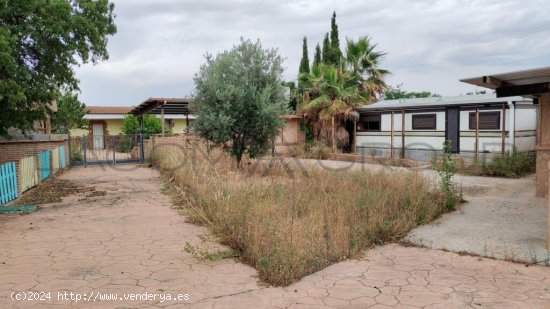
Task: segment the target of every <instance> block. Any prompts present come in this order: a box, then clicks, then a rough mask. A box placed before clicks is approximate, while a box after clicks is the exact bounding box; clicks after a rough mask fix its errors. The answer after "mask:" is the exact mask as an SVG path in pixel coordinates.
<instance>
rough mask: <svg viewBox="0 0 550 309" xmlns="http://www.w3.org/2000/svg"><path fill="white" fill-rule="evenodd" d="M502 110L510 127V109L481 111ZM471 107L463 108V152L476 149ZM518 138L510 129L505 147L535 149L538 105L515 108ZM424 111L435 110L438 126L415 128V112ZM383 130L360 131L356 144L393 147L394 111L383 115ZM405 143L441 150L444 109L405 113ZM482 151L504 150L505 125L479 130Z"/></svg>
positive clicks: (397, 144)
mask: <svg viewBox="0 0 550 309" xmlns="http://www.w3.org/2000/svg"><path fill="white" fill-rule="evenodd" d="M493 111H494V112H500V114H501V119H500V125H501V126H502V124H503V123H505V130H506V131H509V129H510V110H508V109H507V110H506V111H505V113H504V117H505V120H503V119H502V117H503V115H502V109H499V108H495V109H490V110H481V111H480V112H493ZM470 112H474V111H471V110H467V111H460V131H461V132H460V150H461V152H465V153H466V152H474V151H475V130H470V127H469V113H470ZM515 113H516V114H515V116H516V125H515V133H514V135H515V139H514V141H513V142H512V140H511V139H510V138H509V136H510V134H509V132H507V133H508V134H507V136H506V138H505V149H506V150H507V151H510V150H512V149H513V145H514V144H515V147H516V149H517V150H518V151H529V150H534V149H535V146H536V145H535V144H536V131H535V130H536V119H537V118H536V107H535V106H533V105H521V104H518V105H517V108H516V111H515ZM421 114H436V130H435V131H422V130H412V116H413V115H421ZM381 122H382V123H381V131H380V132H357V146H359V147H360V146H363V147H369V148H388V149H389V148H390V147H391V138H390V131H391V114H382V115H381ZM393 127H394V137H393V146H394V148H401V145H402V144H401V113H400V112H396V113H395V114H394V126H393ZM405 130H406V132H405V147H406V148H411V149H426V150H442V145H443V142H444V141H445V112H444V111H441V112H426V113H406V114H405ZM479 137H480V139H479V151H480V152H501V150H502V129H501V128H499V129H497V130H481V131H480V133H479Z"/></svg>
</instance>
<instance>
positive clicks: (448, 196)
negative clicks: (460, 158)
mask: <svg viewBox="0 0 550 309" xmlns="http://www.w3.org/2000/svg"><path fill="white" fill-rule="evenodd" d="M436 166H437V173H438V174H439V178H440V180H439V181H440V184H441V190H442V191H443V192H444V193H445V206H446V208H447V209H448V210H452V209H454V207H455V205H456V204H457V203H458V202H459V201H460V198H459V195H458V194H457V192H456V189H455V187H454V182H453V177H454V175H455V172H456V162H455V160H454V159H453V156H452V154H451V142H450V141H445V142H444V143H443V157H442V159H441V162H438V164H437V165H436Z"/></svg>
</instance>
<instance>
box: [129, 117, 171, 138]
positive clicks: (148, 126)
mask: <svg viewBox="0 0 550 309" xmlns="http://www.w3.org/2000/svg"><path fill="white" fill-rule="evenodd" d="M140 129H141V124H140V123H139V119H138V117H136V116H134V115H126V116H124V120H123V123H122V132H123V133H124V134H126V135H135V134H139V133H140ZM161 132H162V123H161V122H160V119H158V118H157V117H156V116H155V115H143V137H144V138H149V137H151V135H153V134H159V133H161Z"/></svg>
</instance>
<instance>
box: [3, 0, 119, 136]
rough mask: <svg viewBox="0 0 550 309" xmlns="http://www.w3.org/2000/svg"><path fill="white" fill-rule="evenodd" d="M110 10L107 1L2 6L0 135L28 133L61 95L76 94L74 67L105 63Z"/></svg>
mask: <svg viewBox="0 0 550 309" xmlns="http://www.w3.org/2000/svg"><path fill="white" fill-rule="evenodd" d="M113 10H114V4H113V3H110V2H109V1H108V0H95V1H94V0H57V1H40V0H25V1H16V0H0V135H2V136H7V134H8V133H7V132H8V131H7V130H8V128H10V127H16V128H19V129H22V130H23V131H27V130H31V129H32V123H33V120H36V119H43V118H44V117H45V116H46V114H48V113H51V109H50V104H51V102H53V101H54V100H56V99H57V98H58V97H59V95H60V93H61V90H63V91H68V92H72V91H76V90H78V80H77V78H76V77H75V73H74V66H75V65H80V64H82V63H87V62H92V63H97V62H99V61H102V60H106V59H107V58H108V53H107V48H106V47H107V38H108V36H109V35H113V34H115V33H116V26H115V24H114V18H115V15H114V12H113Z"/></svg>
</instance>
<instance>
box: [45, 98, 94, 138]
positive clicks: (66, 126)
mask: <svg viewBox="0 0 550 309" xmlns="http://www.w3.org/2000/svg"><path fill="white" fill-rule="evenodd" d="M86 113H87V112H86V105H84V103H82V102H80V100H78V95H76V94H73V93H65V94H63V95H62V96H61V97H59V99H58V100H57V112H55V113H53V115H52V127H53V131H54V132H55V133H63V134H67V133H68V132H69V130H71V129H77V128H83V127H85V126H86V125H87V123H88V121H87V120H86V119H84V116H85V115H86Z"/></svg>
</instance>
